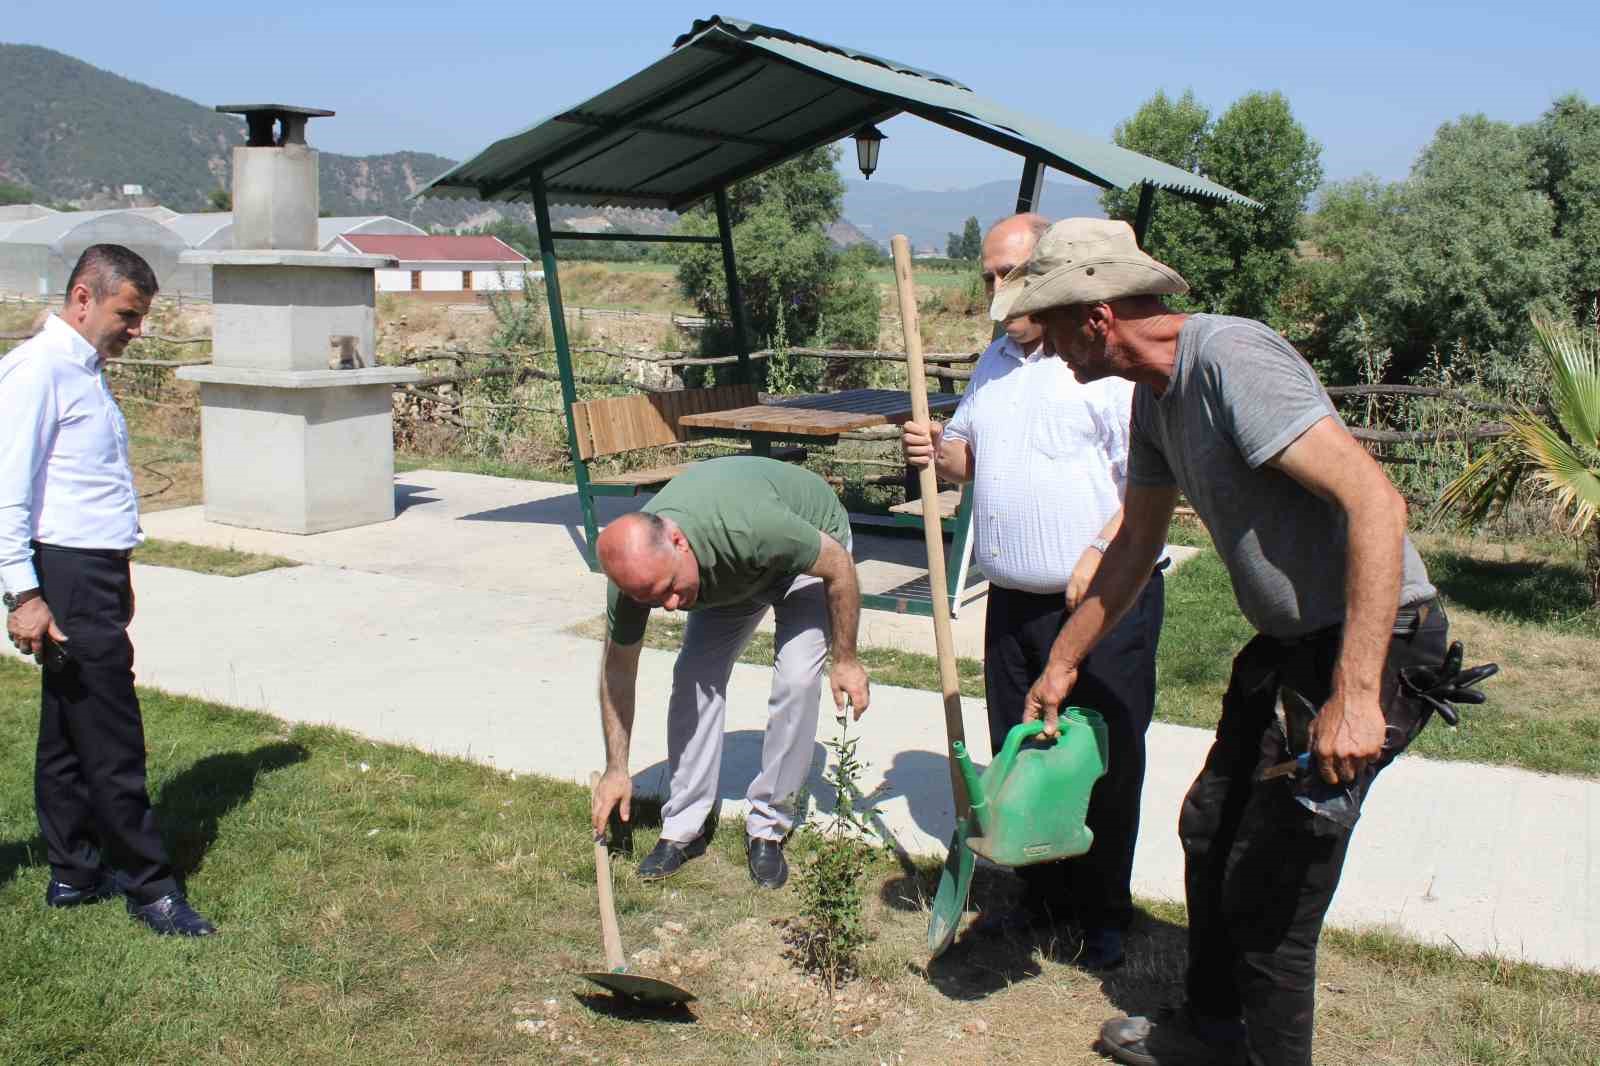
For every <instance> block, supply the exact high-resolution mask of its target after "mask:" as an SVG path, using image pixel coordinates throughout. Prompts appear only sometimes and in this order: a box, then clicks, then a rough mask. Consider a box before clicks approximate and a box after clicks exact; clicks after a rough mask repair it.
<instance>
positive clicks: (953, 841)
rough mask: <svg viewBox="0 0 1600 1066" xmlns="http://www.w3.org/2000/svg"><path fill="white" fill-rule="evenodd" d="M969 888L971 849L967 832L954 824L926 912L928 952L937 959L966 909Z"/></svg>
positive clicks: (951, 939)
mask: <svg viewBox="0 0 1600 1066" xmlns="http://www.w3.org/2000/svg"><path fill="white" fill-rule="evenodd" d="M971 889H972V849H971V848H969V847H967V835H966V833H964V832H963V831H962V830H961V828H960V827H957V829H956V831H955V835H954V836H952V837H951V838H950V848H949V850H948V851H946V852H945V857H944V869H943V870H941V871H940V872H939V891H938V892H937V893H936V894H935V895H934V897H933V909H932V911H930V912H929V914H928V954H929V957H930V958H934V959H937V958H938V957H939V956H940V955H942V954H944V950H945V949H946V948H948V947H949V946H950V945H951V944H952V943H954V942H955V939H956V930H957V929H959V928H960V927H961V916H962V915H963V914H964V913H966V910H967V894H968V892H970V891H971Z"/></svg>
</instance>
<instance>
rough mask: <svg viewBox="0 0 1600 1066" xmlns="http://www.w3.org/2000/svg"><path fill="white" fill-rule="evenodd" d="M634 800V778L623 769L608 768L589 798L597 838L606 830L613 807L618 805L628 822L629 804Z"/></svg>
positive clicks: (624, 819) (590, 816)
mask: <svg viewBox="0 0 1600 1066" xmlns="http://www.w3.org/2000/svg"><path fill="white" fill-rule="evenodd" d="M632 801H633V779H632V778H630V777H629V776H628V775H627V774H626V773H624V772H622V771H621V770H607V771H606V772H605V773H603V774H601V775H600V783H599V784H598V785H596V786H595V788H594V792H593V794H592V795H591V797H590V800H589V818H590V819H591V820H592V821H593V823H594V835H595V837H596V839H598V838H599V837H600V835H601V834H603V833H604V832H605V831H606V822H607V821H608V820H609V819H610V818H611V809H612V808H613V807H617V808H619V810H620V813H621V814H622V820H623V821H624V822H626V821H627V820H628V815H629V814H630V813H632V812H631V811H630V810H629V804H630V803H631V802H632Z"/></svg>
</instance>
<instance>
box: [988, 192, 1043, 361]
mask: <svg viewBox="0 0 1600 1066" xmlns="http://www.w3.org/2000/svg"><path fill="white" fill-rule="evenodd" d="M1049 228H1050V220H1049V219H1048V218H1045V217H1044V216H1043V215H1040V214H1035V213H1034V212H1032V211H1029V212H1027V213H1025V214H1020V215H1009V216H1007V217H1006V218H1002V219H1001V220H1000V221H999V222H996V223H995V224H994V225H993V226H990V227H989V232H988V234H987V235H986V236H985V237H984V238H983V261H982V269H983V287H984V289H985V290H986V291H987V292H988V294H989V299H990V300H993V299H994V290H995V286H996V285H998V284H999V283H1000V281H1001V279H1003V278H1004V277H1005V276H1006V275H1007V274H1009V273H1011V271H1013V270H1015V269H1016V268H1017V267H1019V266H1021V265H1022V264H1023V263H1026V262H1027V261H1028V256H1030V255H1032V254H1033V247H1034V245H1036V244H1038V243H1039V238H1040V237H1041V236H1043V235H1044V231H1045V230H1047V229H1049ZM1005 329H1006V334H1007V335H1008V336H1009V337H1010V338H1011V339H1012V340H1014V341H1016V342H1017V343H1018V344H1020V345H1022V346H1024V347H1027V346H1028V345H1030V344H1033V343H1034V342H1036V341H1038V340H1039V339H1040V337H1041V336H1043V332H1042V331H1041V330H1040V328H1039V326H1038V324H1037V323H1035V322H1034V321H1033V320H1032V319H1030V318H1028V317H1026V316H1024V317H1022V318H1014V319H1011V320H1010V321H1008V322H1007V323H1006V326H1005Z"/></svg>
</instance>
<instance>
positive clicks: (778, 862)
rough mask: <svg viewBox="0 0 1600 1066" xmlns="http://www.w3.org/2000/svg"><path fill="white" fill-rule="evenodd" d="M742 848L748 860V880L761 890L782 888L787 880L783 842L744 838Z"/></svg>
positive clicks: (787, 872) (787, 866) (787, 868)
mask: <svg viewBox="0 0 1600 1066" xmlns="http://www.w3.org/2000/svg"><path fill="white" fill-rule="evenodd" d="M744 847H745V854H746V856H747V857H748V859H749V866H750V880H752V881H754V882H755V883H756V884H758V885H760V886H761V887H762V888H782V887H783V883H784V882H785V881H787V880H789V862H788V860H786V859H785V858H784V857H783V841H781V840H763V839H762V838H760V837H746V838H745V842H744Z"/></svg>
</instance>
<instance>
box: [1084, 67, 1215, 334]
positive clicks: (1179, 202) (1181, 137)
mask: <svg viewBox="0 0 1600 1066" xmlns="http://www.w3.org/2000/svg"><path fill="white" fill-rule="evenodd" d="M1210 129H1211V112H1210V111H1208V110H1207V109H1206V107H1205V105H1204V104H1201V103H1200V102H1199V101H1198V100H1196V99H1195V97H1194V93H1193V92H1192V91H1185V92H1184V94H1183V96H1181V97H1179V98H1178V99H1177V100H1173V99H1172V98H1171V97H1169V96H1167V94H1166V93H1165V92H1164V91H1161V90H1157V92H1156V94H1155V95H1154V96H1152V97H1151V98H1150V99H1149V100H1146V101H1145V102H1144V104H1142V105H1141V106H1140V108H1139V110H1138V111H1136V112H1134V114H1133V116H1132V117H1131V118H1129V119H1127V120H1126V121H1124V122H1120V123H1118V124H1117V127H1116V129H1115V131H1113V134H1112V137H1113V139H1114V140H1115V141H1116V142H1117V143H1118V144H1120V145H1121V146H1122V147H1124V148H1128V149H1131V150H1132V151H1135V152H1139V153H1141V154H1143V155H1147V156H1150V157H1151V158H1152V159H1159V160H1161V161H1162V162H1164V163H1171V164H1172V165H1173V166H1175V167H1179V168H1181V169H1183V170H1187V171H1191V172H1193V173H1198V172H1199V170H1200V150H1201V148H1202V147H1204V145H1205V139H1206V136H1207V134H1208V133H1209V131H1210ZM1100 204H1101V206H1102V207H1103V208H1104V209H1105V212H1106V214H1107V215H1108V216H1109V217H1111V218H1120V219H1123V220H1124V221H1127V222H1129V223H1132V222H1133V221H1134V220H1135V219H1136V218H1137V217H1138V213H1139V189H1138V188H1137V187H1135V188H1132V189H1129V190H1127V191H1122V190H1118V189H1110V190H1107V191H1106V192H1105V193H1104V194H1103V195H1102V196H1101V197H1100ZM1145 245H1146V250H1147V251H1149V252H1150V254H1151V255H1153V256H1155V257H1156V258H1158V259H1160V260H1161V261H1162V262H1164V263H1167V264H1169V265H1171V267H1172V268H1173V269H1174V270H1176V271H1177V272H1178V273H1180V274H1182V275H1183V276H1184V278H1185V279H1186V280H1188V282H1189V284H1190V285H1191V286H1192V287H1193V289H1192V291H1191V295H1190V296H1189V297H1176V298H1174V299H1173V300H1172V301H1171V303H1172V304H1173V305H1174V306H1176V307H1179V308H1181V309H1183V310H1186V311H1198V310H1209V309H1210V305H1209V303H1208V302H1207V301H1206V299H1205V293H1203V292H1202V291H1201V287H1202V281H1203V279H1206V278H1210V277H1214V276H1216V275H1218V274H1220V273H1221V272H1222V271H1223V270H1224V269H1225V268H1226V262H1225V260H1224V259H1223V258H1222V255H1221V252H1220V250H1219V249H1218V247H1217V246H1216V244H1215V242H1214V241H1213V240H1212V239H1211V235H1210V232H1209V228H1208V226H1207V221H1206V218H1205V215H1204V213H1203V211H1202V208H1201V205H1200V204H1199V203H1197V202H1195V201H1193V200H1190V199H1187V198H1185V197H1179V196H1163V197H1161V200H1160V207H1159V208H1158V209H1157V212H1156V219H1155V222H1154V225H1153V226H1152V227H1151V229H1150V232H1149V233H1148V234H1147V235H1146V239H1145Z"/></svg>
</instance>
